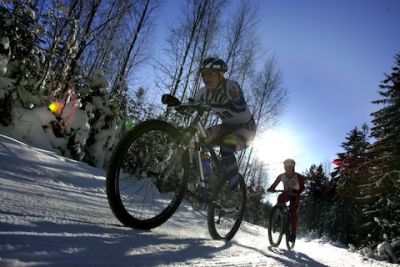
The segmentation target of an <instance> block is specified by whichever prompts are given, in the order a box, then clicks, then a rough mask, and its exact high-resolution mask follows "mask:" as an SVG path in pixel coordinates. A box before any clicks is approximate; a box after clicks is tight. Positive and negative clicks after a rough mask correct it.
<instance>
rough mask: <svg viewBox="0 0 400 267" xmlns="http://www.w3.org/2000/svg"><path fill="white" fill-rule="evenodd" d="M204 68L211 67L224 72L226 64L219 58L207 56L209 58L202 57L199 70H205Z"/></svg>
mask: <svg viewBox="0 0 400 267" xmlns="http://www.w3.org/2000/svg"><path fill="white" fill-rule="evenodd" d="M205 69H213V70H218V71H221V72H223V73H225V72H227V71H228V66H227V65H226V63H225V62H224V61H223V60H222V59H220V58H216V57H209V58H206V59H204V60H203V62H202V63H201V66H200V71H202V70H205Z"/></svg>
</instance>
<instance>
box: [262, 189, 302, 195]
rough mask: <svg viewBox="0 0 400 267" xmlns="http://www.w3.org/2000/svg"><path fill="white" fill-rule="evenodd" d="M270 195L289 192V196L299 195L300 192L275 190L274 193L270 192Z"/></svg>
mask: <svg viewBox="0 0 400 267" xmlns="http://www.w3.org/2000/svg"><path fill="white" fill-rule="evenodd" d="M268 192H270V193H285V192H288V193H289V195H297V194H299V192H297V190H274V191H268Z"/></svg>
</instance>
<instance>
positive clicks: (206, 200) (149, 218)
mask: <svg viewBox="0 0 400 267" xmlns="http://www.w3.org/2000/svg"><path fill="white" fill-rule="evenodd" d="M162 103H163V104H166V105H167V109H168V111H171V110H175V111H176V112H177V115H179V116H181V117H182V118H184V122H185V123H183V125H180V126H179V127H175V126H174V125H173V124H171V123H169V122H166V121H165V120H157V119H152V120H148V121H144V122H142V123H140V124H138V125H137V126H135V127H134V128H133V129H131V130H129V131H128V132H127V133H126V134H125V136H124V137H123V138H122V139H121V141H120V142H119V143H118V144H117V146H116V148H115V150H114V152H113V154H112V156H111V160H110V163H109V167H108V170H107V178H106V193H107V198H108V202H109V205H110V207H111V210H112V211H113V213H114V215H115V216H116V218H117V219H118V220H119V221H120V222H121V223H122V224H123V225H125V226H128V227H131V228H136V229H145V230H149V229H152V228H155V227H158V226H160V225H162V224H163V223H164V222H166V221H167V220H168V219H169V218H170V217H171V216H172V215H173V214H174V212H175V211H176V210H177V208H178V207H179V205H180V203H181V202H182V199H183V198H184V196H185V194H186V196H187V198H188V199H189V200H190V202H192V204H193V206H196V207H197V208H201V207H202V206H203V207H204V206H205V207H206V208H207V225H208V230H209V233H210V235H211V237H212V238H213V239H220V240H230V239H232V238H233V237H234V235H235V234H236V232H237V231H238V229H239V227H240V224H241V222H242V220H243V216H244V210H245V205H246V185H245V182H244V178H243V177H242V176H240V179H239V184H238V188H237V189H236V190H231V189H230V188H228V186H229V185H228V181H227V179H225V178H224V176H223V173H224V167H223V165H222V162H221V158H220V156H219V155H217V152H216V151H215V150H214V149H213V147H207V148H208V151H209V154H210V161H209V162H210V166H209V168H208V173H207V174H206V173H205V170H206V168H204V166H203V163H202V159H201V150H202V149H203V148H204V147H203V146H202V145H201V142H200V141H201V139H202V138H207V133H206V131H205V128H204V124H203V123H202V118H203V116H204V115H205V114H206V113H207V112H209V111H210V110H211V105H207V104H199V103H194V102H193V101H191V102H189V103H186V104H182V103H180V102H179V100H178V99H177V98H175V97H174V96H172V95H163V97H162ZM188 111H190V112H188ZM171 112H172V111H171ZM210 170H211V171H210ZM228 200H230V201H228ZM232 200H234V201H233V202H232Z"/></svg>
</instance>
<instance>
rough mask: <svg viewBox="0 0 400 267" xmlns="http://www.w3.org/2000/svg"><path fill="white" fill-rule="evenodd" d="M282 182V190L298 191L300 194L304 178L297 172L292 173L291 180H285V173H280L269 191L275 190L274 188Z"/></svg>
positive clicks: (302, 189)
mask: <svg viewBox="0 0 400 267" xmlns="http://www.w3.org/2000/svg"><path fill="white" fill-rule="evenodd" d="M280 182H282V183H283V190H285V191H288V190H298V191H299V192H300V193H301V192H303V191H304V177H303V176H302V175H301V174H298V173H297V172H295V173H294V175H293V177H292V178H287V177H286V173H282V174H280V175H278V177H276V179H275V181H274V183H273V184H272V185H271V187H270V189H272V190H275V188H276V186H277V185H278V184H279V183H280Z"/></svg>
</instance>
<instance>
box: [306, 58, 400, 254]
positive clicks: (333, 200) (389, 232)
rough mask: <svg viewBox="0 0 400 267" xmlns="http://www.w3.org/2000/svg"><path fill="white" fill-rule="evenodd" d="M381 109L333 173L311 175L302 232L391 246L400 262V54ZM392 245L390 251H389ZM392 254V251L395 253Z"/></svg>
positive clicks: (317, 169)
mask: <svg viewBox="0 0 400 267" xmlns="http://www.w3.org/2000/svg"><path fill="white" fill-rule="evenodd" d="M378 92H379V95H380V96H381V98H380V99H378V100H375V101H373V102H372V103H374V104H377V105H379V109H378V110H377V111H375V112H373V113H371V116H372V122H371V124H372V125H371V128H369V127H368V125H367V124H364V125H362V126H361V127H355V128H354V129H352V130H350V131H349V132H348V133H347V136H346V140H344V142H343V143H342V144H341V147H342V148H343V152H340V153H338V154H337V159H335V160H334V163H335V164H336V167H335V169H334V171H333V172H331V173H325V170H324V168H323V167H322V165H318V166H317V165H313V166H311V167H310V169H309V170H307V171H306V172H305V174H304V175H305V177H306V191H305V194H304V196H303V200H302V204H301V207H300V210H301V211H300V212H299V214H300V222H299V225H300V228H301V230H302V231H303V232H304V233H307V232H310V231H314V232H316V233H317V234H319V235H323V234H325V235H328V236H330V237H332V238H333V239H335V240H339V241H341V242H343V243H345V244H352V245H353V246H355V247H358V248H360V247H364V248H365V249H364V251H367V252H365V253H366V254H368V253H371V252H368V249H366V248H372V249H377V246H378V245H380V244H386V245H387V246H386V247H387V248H390V249H391V250H392V254H390V253H389V252H388V251H386V252H383V254H385V253H386V255H383V256H385V257H386V258H387V259H388V260H390V261H391V262H397V261H398V259H399V258H400V223H399V222H400V127H399V125H400V124H399V122H400V54H397V55H395V64H394V66H393V67H392V70H391V72H390V73H389V74H386V75H385V78H384V80H383V81H382V82H381V84H380V85H379V91H378ZM389 244H390V246H388V245H389ZM390 249H387V250H390ZM380 250H383V248H380Z"/></svg>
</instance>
